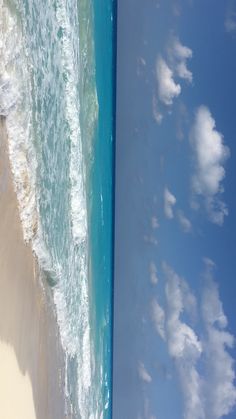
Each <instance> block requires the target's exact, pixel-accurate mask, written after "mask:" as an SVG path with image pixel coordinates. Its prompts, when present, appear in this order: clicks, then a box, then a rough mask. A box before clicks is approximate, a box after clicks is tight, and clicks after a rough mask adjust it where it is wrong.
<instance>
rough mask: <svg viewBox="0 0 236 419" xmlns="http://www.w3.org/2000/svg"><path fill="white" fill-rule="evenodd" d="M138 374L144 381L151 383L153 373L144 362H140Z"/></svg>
mask: <svg viewBox="0 0 236 419" xmlns="http://www.w3.org/2000/svg"><path fill="white" fill-rule="evenodd" d="M138 374H139V378H140V379H141V380H142V381H144V382H145V383H151V381H152V377H151V375H150V374H149V373H148V372H147V370H146V368H145V366H144V364H143V363H142V362H140V363H139V365H138Z"/></svg>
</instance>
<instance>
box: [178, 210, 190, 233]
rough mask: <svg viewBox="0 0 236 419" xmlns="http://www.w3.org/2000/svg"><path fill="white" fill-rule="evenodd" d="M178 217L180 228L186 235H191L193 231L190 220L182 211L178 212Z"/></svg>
mask: <svg viewBox="0 0 236 419" xmlns="http://www.w3.org/2000/svg"><path fill="white" fill-rule="evenodd" d="M177 216H178V220H179V223H180V226H181V228H182V230H183V231H184V233H190V231H191V230H192V224H191V222H190V221H189V219H188V218H187V217H185V215H184V213H183V212H182V211H178V213H177Z"/></svg>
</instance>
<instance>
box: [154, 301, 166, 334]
mask: <svg viewBox="0 0 236 419" xmlns="http://www.w3.org/2000/svg"><path fill="white" fill-rule="evenodd" d="M151 316H152V320H153V323H154V326H155V329H156V331H157V333H158V334H159V336H160V337H161V338H162V339H163V340H165V339H166V333H165V312H164V310H163V308H162V307H161V306H160V304H159V303H158V302H157V300H156V299H153V300H152V302H151Z"/></svg>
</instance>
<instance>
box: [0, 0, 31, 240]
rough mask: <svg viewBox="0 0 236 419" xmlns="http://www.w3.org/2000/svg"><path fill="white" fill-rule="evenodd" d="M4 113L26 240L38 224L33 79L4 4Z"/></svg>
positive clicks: (0, 104) (0, 50)
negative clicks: (33, 141) (32, 122)
mask: <svg viewBox="0 0 236 419" xmlns="http://www.w3.org/2000/svg"><path fill="white" fill-rule="evenodd" d="M0 32H1V43H0V84H1V90H0V114H2V115H4V116H5V117H6V128H7V134H8V145H9V157H10V163H11V169H12V172H13V175H14V185H15V190H16V194H17V199H18V204H19V209H20V218H21V221H22V226H23V233H24V239H25V240H26V241H29V240H30V239H32V237H33V235H34V232H35V229H36V225H37V216H36V214H37V212H36V199H35V170H36V160H35V155H34V150H33V146H32V143H31V141H30V139H31V112H30V109H31V103H30V98H29V97H28V96H27V92H28V91H30V86H29V85H28V81H29V76H28V69H27V62H26V55H25V50H24V42H23V36H22V31H21V28H20V26H19V23H18V22H17V19H16V17H14V16H13V15H11V14H10V12H9V9H8V8H7V7H5V6H4V3H3V1H1V2H0Z"/></svg>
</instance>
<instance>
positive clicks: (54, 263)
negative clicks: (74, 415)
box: [0, 0, 102, 419]
mask: <svg viewBox="0 0 236 419" xmlns="http://www.w3.org/2000/svg"><path fill="white" fill-rule="evenodd" d="M13 3H14V2H13ZM44 3H45V4H44ZM88 3H89V2H88ZM14 5H15V6H14V7H15V10H10V9H9V7H8V6H7V3H5V2H4V0H0V32H1V41H0V114H1V115H3V116H4V117H5V118H6V127H7V133H8V144H9V157H10V163H11V169H12V173H13V178H14V186H15V190H16V194H17V199H18V205H19V213H20V218H21V222H22V227H23V234H24V239H25V241H26V242H30V243H31V244H32V249H33V251H34V253H35V255H36V257H37V259H38V262H39V266H40V268H41V269H42V270H43V272H44V273H46V276H47V277H48V278H49V283H50V284H51V285H52V286H53V297H54V302H55V307H56V313H57V321H58V324H59V328H60V337H61V342H62V346H63V348H64V350H65V356H66V363H67V364H68V363H70V362H72V360H73V365H76V367H75V371H74V373H76V374H77V378H76V388H77V395H76V399H77V400H76V403H77V405H78V412H79V414H80V416H81V417H88V418H89V417H90V418H91V419H92V418H98V417H102V416H101V414H100V413H98V412H99V411H101V406H99V404H100V403H99V397H100V393H99V392H97V389H94V383H93V374H94V367H93V363H94V362H95V361H93V359H94V358H95V356H94V351H95V348H94V345H93V343H92V338H91V336H92V332H91V327H90V314H91V313H90V309H91V307H90V306H91V302H90V296H89V281H88V208H87V205H88V204H87V195H88V191H87V184H88V179H87V171H88V168H87V161H86V162H85V156H88V155H90V156H91V154H92V145H91V144H92V138H93V133H94V129H95V124H96V120H97V115H98V104H97V94H96V90H95V88H94V85H93V84H92V83H91V85H90V89H87V87H86V88H85V84H86V76H85V74H84V73H86V72H87V71H88V68H87V67H89V66H90V67H92V66H91V62H87V60H88V57H86V54H87V53H88V50H87V46H86V47H85V44H86V45H88V42H91V39H90V40H89V41H88V39H85V40H84V43H83V42H82V43H81V44H82V45H81V44H80V35H81V28H79V26H78V22H77V18H78V15H79V10H77V7H78V6H77V2H76V1H73V0H67V1H63V0H57V1H56V2H55V7H54V6H53V5H49V4H48V2H47V1H46V2H44V1H43V0H42V2H40V4H39V2H37V1H34V0H29V2H28V9H26V8H25V7H26V6H25V4H24V2H23V1H21V0H15V3H14ZM44 6H45V7H44ZM35 17H36V18H37V22H35V21H34V19H35ZM81 25H82V22H81ZM84 25H85V26H86V24H85V23H84ZM87 26H88V24H87ZM83 30H85V29H84V28H83ZM37 31H38V32H37ZM86 36H88V33H87V35H86ZM90 36H91V34H90ZM40 42H41V43H40ZM47 42H48V43H49V44H47ZM54 42H55V45H54V44H53V43H54ZM37 43H38V44H37ZM89 53H90V54H92V48H90V51H89ZM53 54H54V55H53ZM86 66H87V67H86ZM89 71H91V75H90V77H93V76H94V69H93V70H91V69H90V70H89ZM91 86H92V87H91ZM83 89H84V90H85V91H86V92H87V91H88V97H85V98H84V103H83V107H82V108H81V97H82V96H83V94H82V93H83ZM81 91H82V93H81ZM46 101H47V103H46ZM45 104H46V105H45ZM45 106H46V107H45ZM83 108H84V109H83ZM84 115H86V116H84ZM86 118H87V119H86ZM81 119H82V120H83V126H82V128H81ZM67 152H68V154H66V153H67ZM63 153H65V155H63ZM67 160H68V174H67ZM63 164H65V167H63V166H62V165H63ZM61 185H65V187H64V190H63V194H62V196H60V193H61V189H60V188H62V186H61ZM55 190H56V192H55ZM66 191H68V198H69V199H68V207H69V208H68V211H67V192H66ZM55 195H57V199H58V201H57V202H56V203H55V202H54V199H56V198H55ZM59 223H62V227H61V226H60V225H59ZM60 227H61V228H62V230H63V231H61V236H60V234H59V233H57V230H58V229H59V228H60ZM67 373H68V372H66V374H67ZM68 386H69V382H68V380H67V379H66V388H65V393H66V395H67V397H68V395H70V391H69V389H68ZM70 402H71V401H69V404H70ZM68 409H69V410H71V411H72V410H73V409H75V411H76V408H75V407H71V409H70V408H68ZM91 411H93V413H91ZM99 415H100V416H99Z"/></svg>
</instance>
